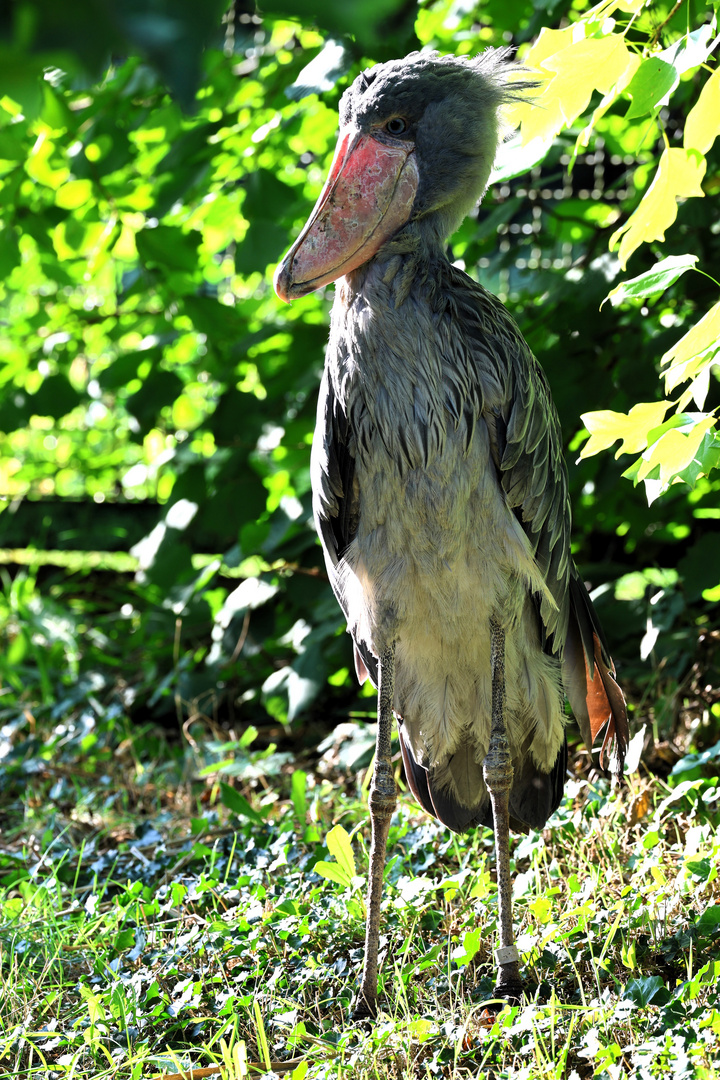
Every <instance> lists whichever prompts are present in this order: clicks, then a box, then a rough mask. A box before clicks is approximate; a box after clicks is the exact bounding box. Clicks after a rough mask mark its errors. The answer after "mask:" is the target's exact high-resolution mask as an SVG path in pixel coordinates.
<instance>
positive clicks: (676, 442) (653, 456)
mask: <svg viewBox="0 0 720 1080" xmlns="http://www.w3.org/2000/svg"><path fill="white" fill-rule="evenodd" d="M714 425H715V417H714V416H712V415H711V416H706V417H704V418H703V419H702V420H700V421H699V422H698V423H697V424H695V426H694V427H693V428H691V430H690V431H689V432H688V434H687V435H684V434H683V432H682V431H680V430H679V429H678V428H672V429H671V430H670V431H666V432H665V434H664V435H661V436H660V438H659V439H658V441H657V442H656V443H654V444H653V445H652V446H650V447H648V449H647V450H646V451H645V453H644V454H643V455H642V464H641V465H640V468H639V469H638V474H637V478H638V480H644V479H645V477H647V476H649V475H650V473H651V472H652V471H653V469H655V467H656V466H659V469H660V472H659V480H660V483H661V484H663V485H664V486H667V485H668V484H670V483H672V481H673V479H674V478H675V477H676V476H677V475H678V473H681V472H682V471H683V469H686V468H687V467H688V465H689V464H690V463H691V462H692V460H693V458H694V457H695V454H696V452H697V450H698V447H699V446H700V443H701V442H702V441H703V438H704V437H705V432H706V431H710V429H711V428H712V427H713V426H714Z"/></svg>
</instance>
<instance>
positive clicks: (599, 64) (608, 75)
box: [509, 24, 640, 143]
mask: <svg viewBox="0 0 720 1080" xmlns="http://www.w3.org/2000/svg"><path fill="white" fill-rule="evenodd" d="M579 26H582V24H575V26H574V27H568V28H567V29H565V30H547V29H544V30H543V31H542V33H541V34H540V37H539V38H538V40H537V42H536V43H535V45H534V46H533V47H532V49H530V51H529V52H528V54H527V56H526V58H525V63H526V64H528V66H531V67H533V68H535V69H536V70H537V71H538V72H539V73H540V75H541V76H542V75H549V76H550V78H549V80H548V81H547V82H546V83H545V84H544V86H543V91H542V93H541V94H540V95H539V96H538V97H536V98H534V99H533V102H532V103H531V104H523V105H519V106H517V107H515V108H514V109H513V110H511V111H510V112H509V119H510V122H511V123H513V124H520V125H521V127H522V136H523V142H524V143H528V142H530V141H531V140H532V139H535V138H540V139H543V140H547V139H549V138H551V137H552V136H554V135H556V134H557V133H558V132H559V131H561V130H562V129H563V128H564V127H566V126H567V125H569V124H571V123H572V122H573V121H574V120H575V119H577V117H578V116H580V115H581V114H582V113H583V112H585V110H586V109H587V107H588V105H589V104H590V98H591V97H592V93H593V90H599V91H600V93H601V94H606V95H610V94H611V92H612V93H613V95H614V93H616V92H617V90H616V88H617V87H618V86H621V87H622V86H624V85H626V84H627V82H628V81H629V80H630V79H631V78H632V75H633V74H634V72H635V70H636V69H637V67H638V64H639V62H640V61H639V59H638V57H637V56H636V55H635V54H634V53H631V52H630V50H629V49H628V47H627V45H626V44H625V40H624V38H623V37H621V35H620V34H607V35H606V36H605V37H597V38H584V37H580V36H579V33H580V31H579V30H578V27H579Z"/></svg>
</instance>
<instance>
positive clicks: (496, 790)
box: [483, 619, 523, 1003]
mask: <svg viewBox="0 0 720 1080" xmlns="http://www.w3.org/2000/svg"><path fill="white" fill-rule="evenodd" d="M490 628H491V633H492V643H491V653H490V655H491V663H492V728H491V731H490V746H489V747H488V752H487V757H486V758H485V762H484V764H483V777H484V779H485V785H486V787H487V789H488V792H489V793H490V800H491V802H492V812H493V822H494V825H495V862H496V866H497V888H498V924H499V928H500V948H499V949H497V950H496V951H495V959H496V960H497V965H498V979H497V983H496V986H495V993H496V994H497V996H498V997H502V998H505V999H506V1000H507V1001H509V1002H511V1003H516V1002H518V1001H519V1000H520V999H521V997H522V992H523V984H522V981H521V979H520V956H519V954H518V951H517V947H516V945H515V936H514V934H513V924H512V888H511V881H510V811H509V798H510V788H511V787H512V781H513V766H512V758H511V756H510V746H509V743H508V738H507V733H506V731H505V721H504V718H503V712H504V708H505V631H504V630H503V629H502V627H501V626H500V625H499V623H497V622H496V621H495V620H494V619H491V620H490Z"/></svg>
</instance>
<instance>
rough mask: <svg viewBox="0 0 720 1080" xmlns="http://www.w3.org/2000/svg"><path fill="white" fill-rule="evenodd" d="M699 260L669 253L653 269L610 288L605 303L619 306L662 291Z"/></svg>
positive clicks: (691, 256) (694, 257)
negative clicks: (627, 301) (608, 302)
mask: <svg viewBox="0 0 720 1080" xmlns="http://www.w3.org/2000/svg"><path fill="white" fill-rule="evenodd" d="M697 261H698V257H697V255H689V254H688V255H668V257H667V258H666V259H662V260H661V261H660V262H658V263H656V264H655V266H653V268H652V270H646V271H645V273H644V274H640V275H639V276H638V277H634V278H628V280H627V281H621V282H620V284H619V285H616V286H615V288H614V289H611V290H610V292H609V293H608V294H607V296H606V297H605V299H604V300H603V304H604V303H606V302H607V301H608V300H609V301H610V303H611V304H612V306H613V307H617V306H618V305H619V304H622V303H624V302H625V301H626V300H642V299H643V298H644V297H646V296H654V295H655V294H656V293H661V292H663V291H664V290H665V289H667V288H669V286H670V285H674V284H675V282H676V281H677V280H678V278H679V277H681V276H682V275H683V274H684V273H685V271H686V270H692V269H693V267H694V266H695V263H696V262H697ZM600 307H602V304H601V305H600Z"/></svg>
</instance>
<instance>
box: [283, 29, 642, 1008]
mask: <svg viewBox="0 0 720 1080" xmlns="http://www.w3.org/2000/svg"><path fill="white" fill-rule="evenodd" d="M519 78H520V79H522V75H521V74H520V76H519ZM513 80H514V81H513ZM531 85H532V84H529V83H527V82H525V83H524V84H523V83H522V82H520V81H518V72H517V69H515V71H513V65H512V64H511V63H509V62H508V60H507V55H506V50H494V51H493V50H488V51H486V52H484V53H482V54H481V55H480V56H479V57H477V58H475V59H467V58H463V59H458V58H455V57H450V56H443V57H440V56H438V55H437V54H427V53H412V54H411V55H410V56H407V57H406V58H405V59H404V60H395V61H392V62H390V63H385V64H380V65H378V66H377V67H373V68H371V69H369V70H367V71H364V72H363V73H362V74H361V75H359V76H358V78H357V79H356V80H355V82H354V83H353V84H352V86H350V88H349V89H348V90H347V91H346V92H345V94H344V95H343V97H342V100H341V103H340V136H339V142H338V146H337V150H336V153H335V157H334V160H333V163H332V166H331V169H330V175H329V177H328V180H327V183H326V184H325V187H324V189H323V191H322V193H321V195H320V197H319V199H318V202H317V204H316V206H315V208H314V210H313V212H312V214H311V216H310V219H309V221H308V223H307V225H306V226H305V228H304V229H303V231H302V233H301V234H300V236H299V237H298V239H297V240H296V242H295V244H294V245H293V246H292V248H291V249H290V251H289V252H288V254H287V255H286V256H285V258H284V259H283V261H282V263H281V264H280V266H279V267H278V269H277V271H276V275H275V288H276V291H277V294H278V296H279V297H280V298H281V299H282V300H285V301H290V300H293V299H295V298H296V297H300V296H304V295H305V294H306V293H309V292H312V291H313V290H314V289H319V288H320V287H321V286H323V285H326V284H328V283H329V282H332V281H335V282H337V284H336V288H335V303H334V306H333V310H332V321H331V329H330V340H329V344H328V348H327V355H326V360H325V373H324V376H323V380H322V385H321V388H320V400H319V403H318V413H317V428H316V430H315V438H314V442H313V448H312V458H311V470H312V480H313V500H314V501H313V505H314V514H315V521H316V525H317V529H318V533H319V535H320V541H321V543H322V547H323V551H324V554H325V560H326V564H327V570H328V574H329V576H330V581H331V584H332V587H333V589H334V591H335V595H336V596H337V599H338V601H339V602H340V604H341V606H342V609H343V611H344V613H345V616H346V617H347V622H348V629H349V632H350V633H351V634H352V637H353V640H354V644H355V661H356V667H357V673H358V676H359V678H360V680H361V681H362V680H365V679H367V678H370V679H371V680H372V682H373V683H374V684H375V686H376V687H377V688H378V730H377V753H376V758H375V766H374V776H373V781H372V785H371V789H370V815H371V822H372V844H371V853H370V874H369V883H368V902H367V929H366V941H365V960H364V967H363V975H362V983H361V986H360V989H359V992H358V996H357V999H356V1003H355V1016H356V1017H363V1016H374V1015H375V1014H376V1011H377V1000H378V998H377V977H378V938H379V922H380V901H381V892H382V880H383V869H384V864H385V850H386V844H387V836H388V830H389V825H390V818H391V815H392V813H393V810H394V808H395V805H396V792H395V782H394V775H393V769H392V764H391V749H390V739H391V729H392V718H393V713H394V714H395V716H396V717H397V721H398V728H399V738H400V747H401V750H402V757H403V762H404V765H405V772H406V776H407V780H408V782H409V784H410V787H411V789H412V791H413V793H414V795H415V797H416V798H417V800H418V801H419V803H420V804H421V805H422V806H423V807H424V808H425V810H426V811H427V812H428V813H430V814H433V815H434V816H435V817H436V818H438V819H439V820H440V821H442V822H444V824H445V825H447V826H448V827H449V828H450V829H453V830H455V831H456V832H464V831H465V830H467V829H468V828H470V827H471V826H473V825H478V824H482V825H489V826H491V827H494V831H495V848H496V859H497V885H498V904H499V918H498V923H499V938H500V946H499V948H498V949H497V952H496V960H497V965H498V981H497V993H498V995H500V996H504V997H506V998H511V999H512V998H517V997H518V996H519V995H520V993H521V991H522V983H521V980H520V969H519V956H518V952H517V949H516V946H515V944H514V938H513V927H512V911H511V883H510V869H509V848H508V843H509V835H508V829H509V827H510V826H511V825H512V826H513V827H514V828H515V827H516V828H520V829H524V830H527V828H528V827H529V828H532V829H539V828H542V827H543V826H544V825H545V822H546V821H547V819H548V818H549V816H550V815H551V814H552V812H553V811H554V810H555V809H556V807H557V806H558V805H559V803H560V800H561V798H562V792H563V785H564V779H565V771H566V763H567V744H566V739H565V725H566V720H565V715H564V708H563V692H564V694H565V695H566V696H567V698H568V699H569V702H570V705H571V708H572V711H573V713H574V715H575V718H576V720H577V722H578V724H579V726H580V731H581V733H582V736H583V738H584V740H585V743H586V744H587V746H588V747H589V748H590V747H592V744H593V742H594V740H595V737H596V735H598V733H599V732H600V731H601V730H603V729H604V730H605V738H604V742H603V746H602V751H601V763H602V764H604V765H607V763H608V762H609V760H610V751H611V750H614V753H613V756H614V758H615V759H616V767H617V768H618V769H620V768H621V766H622V761H623V757H624V753H625V748H626V746H627V742H628V725H627V712H626V708H625V701H624V698H623V695H622V692H621V690H620V689H619V687H618V685H617V683H616V681H615V672H614V667H613V663H612V660H611V659H610V656H609V653H608V649H607V646H606V643H605V639H604V636H603V633H602V630H601V628H600V625H599V622H598V619H597V616H596V614H595V611H594V610H593V606H592V603H591V601H590V598H589V596H588V594H587V591H586V589H585V586H584V584H583V582H582V580H581V578H580V576H579V574H578V571H577V570H576V568H575V565H574V563H573V560H572V558H571V555H570V505H569V500H568V490H567V474H566V468H565V463H564V460H563V450H562V441H561V435H560V426H559V422H558V417H557V413H556V411H555V407H554V405H553V402H552V399H551V395H550V389H549V386H548V383H547V381H546V379H545V375H544V374H543V371H542V369H541V368H540V366H539V364H538V363H537V361H536V360H535V358H534V356H533V355H532V353H531V352H530V349H529V348H528V346H527V345H526V343H525V341H524V340H523V338H522V335H521V334H520V331H519V330H518V328H517V326H516V325H515V323H514V322H513V320H512V318H511V317H510V315H509V314H508V312H507V311H506V310H505V308H504V307H503V305H502V304H501V303H500V301H499V300H498V299H497V298H496V297H494V296H492V295H491V294H490V293H488V292H487V291H486V290H485V289H484V288H483V287H482V286H481V285H478V284H477V283H476V282H475V281H473V280H472V279H471V278H469V277H468V276H467V275H466V274H464V273H463V272H462V271H461V270H459V269H458V268H457V267H456V266H454V265H453V264H452V263H451V262H450V261H449V259H448V257H447V253H446V241H447V238H448V237H449V236H450V235H451V233H452V232H453V231H454V230H455V229H456V228H457V227H458V225H459V224H460V222H461V221H462V220H463V218H464V217H465V216H466V214H468V213H469V211H470V210H472V209H473V207H474V206H475V204H476V203H477V201H478V200H479V199H480V198H481V196H482V195H483V194H484V192H485V188H486V186H487V183H488V178H489V176H490V170H491V168H492V164H493V159H494V157H495V154H496V150H497V146H498V142H499V138H500V135H499V131H500V120H499V117H498V110H499V109H500V107H501V106H502V105H503V103H504V102H507V101H509V100H512V99H514V98H517V97H518V95H522V93H523V91H526V90H527V89H528V88H529V86H531Z"/></svg>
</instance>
